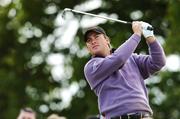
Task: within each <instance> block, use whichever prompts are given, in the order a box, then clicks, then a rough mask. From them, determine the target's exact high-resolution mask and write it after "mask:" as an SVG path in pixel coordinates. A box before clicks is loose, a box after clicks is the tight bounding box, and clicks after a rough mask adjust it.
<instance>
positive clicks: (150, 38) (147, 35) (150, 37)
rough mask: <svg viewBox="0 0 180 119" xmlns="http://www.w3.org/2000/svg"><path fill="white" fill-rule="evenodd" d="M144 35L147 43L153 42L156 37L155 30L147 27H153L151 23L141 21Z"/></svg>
mask: <svg viewBox="0 0 180 119" xmlns="http://www.w3.org/2000/svg"><path fill="white" fill-rule="evenodd" d="M141 25H142V32H143V36H144V37H145V38H146V41H147V43H152V42H154V41H155V40H156V39H155V37H154V32H153V30H148V29H147V27H152V26H151V25H150V24H149V23H146V22H141Z"/></svg>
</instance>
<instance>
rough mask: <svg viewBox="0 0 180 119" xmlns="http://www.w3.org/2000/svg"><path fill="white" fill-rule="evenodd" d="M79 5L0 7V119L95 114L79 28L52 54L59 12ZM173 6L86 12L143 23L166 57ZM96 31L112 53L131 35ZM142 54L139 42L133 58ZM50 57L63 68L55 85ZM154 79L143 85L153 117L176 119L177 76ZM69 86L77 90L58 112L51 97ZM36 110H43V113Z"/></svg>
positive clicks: (172, 46) (52, 0)
mask: <svg viewBox="0 0 180 119" xmlns="http://www.w3.org/2000/svg"><path fill="white" fill-rule="evenodd" d="M0 2H1V1H0ZM84 2H87V1H84V0H74V1H70V0H13V1H12V2H10V3H9V4H7V5H4V6H1V7H0V51H1V53H0V82H1V83H0V115H1V116H0V118H2V119H13V118H16V116H17V114H18V112H19V110H20V108H21V107H24V106H30V107H32V108H33V109H35V110H36V111H37V113H38V118H46V117H47V116H48V115H49V114H51V113H58V114H60V115H64V116H66V117H67V118H68V119H74V118H75V119H84V118H85V117H86V116H88V115H91V114H97V113H98V106H97V98H96V96H95V95H94V93H93V92H92V91H91V90H90V87H89V86H88V84H87V83H85V82H84V81H85V79H84V75H83V67H84V65H85V63H86V62H87V61H88V59H89V58H90V56H87V55H84V56H83V55H82V56H81V55H80V54H79V53H80V52H85V51H84V43H83V42H81V39H83V35H82V30H83V28H82V27H81V26H79V29H78V31H77V33H76V35H75V36H74V39H75V40H74V41H73V42H72V43H71V45H70V46H69V47H68V48H67V47H62V48H57V47H56V45H58V44H57V43H58V42H56V41H58V40H59V39H58V37H57V36H56V35H54V34H55V31H56V30H57V29H58V27H59V28H62V27H63V26H57V25H56V24H55V20H56V19H57V18H58V16H59V14H60V13H61V12H62V10H63V9H64V8H66V7H68V8H75V7H77V6H78V5H80V4H82V3H84ZM179 6H180V1H179V0H171V1H170V0H169V1H168V0H144V1H142V0H134V1H132V0H124V1H122V0H113V1H109V0H102V4H101V6H100V7H99V8H97V9H93V10H90V11H88V12H91V13H95V14H98V13H101V12H103V13H106V14H107V15H111V14H112V13H114V14H116V15H117V16H118V18H119V19H122V20H128V21H133V20H143V21H146V22H149V23H151V24H152V25H153V26H154V27H155V34H156V35H158V36H161V37H162V42H164V44H163V45H164V48H165V52H166V53H167V55H171V54H177V55H180V48H179V44H180V40H179V39H180V34H179V33H178V32H179V31H180V23H179V20H180V14H179V13H180V10H179ZM49 9H51V10H49ZM137 13H139V14H140V15H141V17H139V18H136V19H133V17H132V16H133V15H134V14H135V15H137ZM76 18H78V19H79V22H80V23H81V22H82V20H83V17H80V16H79V15H74V17H73V19H76ZM73 19H71V20H73ZM65 25H67V24H65ZM67 26H68V25H67ZM67 26H66V27H67ZM100 26H102V27H103V28H104V29H106V31H107V33H108V35H109V36H110V38H111V42H112V45H113V47H118V46H119V45H120V44H121V43H123V42H124V41H125V40H126V39H127V38H128V37H129V36H130V35H131V33H132V31H131V26H130V25H129V26H127V25H124V24H119V23H116V22H109V21H108V22H106V23H101V24H100ZM66 27H65V28H66ZM71 27H74V26H71ZM61 32H63V31H62V30H61ZM59 34H61V35H62V34H63V33H59ZM158 38H159V37H158ZM60 40H64V39H60ZM44 42H46V45H48V47H46V48H45V49H43V46H44V45H45V44H44ZM47 43H48V44H47ZM74 47H78V50H76V51H74V52H73V53H72V50H73V48H74ZM142 51H143V52H147V45H146V43H145V41H142V42H141V43H140V45H139V46H138V48H137V51H136V52H138V53H139V52H142ZM52 54H61V55H63V56H64V59H65V61H64V63H65V64H63V66H64V69H66V70H65V77H63V79H61V80H55V77H53V76H52V69H53V66H52V65H50V64H48V61H47V60H48V58H49V56H50V55H52ZM70 72H72V73H70ZM157 77H158V80H159V81H158V82H154V83H150V84H148V87H149V91H150V103H151V105H152V108H153V110H154V114H155V116H154V117H155V118H157V119H169V118H171V119H179V118H180V113H179V111H178V110H179V109H180V107H179V105H180V104H179V99H180V88H179V84H180V83H179V82H180V71H176V72H172V71H168V70H164V71H162V72H160V73H159V74H158V76H157ZM152 80H153V78H152ZM75 83H77V84H78V85H79V89H78V92H76V94H75V95H73V97H72V101H71V105H70V106H68V107H67V108H61V105H59V104H61V103H62V98H61V97H53V96H52V97H51V94H52V92H54V91H55V90H60V91H61V90H62V89H63V88H70V86H71V84H75ZM160 95H161V96H160ZM158 96H159V97H158ZM54 105H59V108H58V107H57V108H54V107H56V106H54ZM44 106H45V107H46V108H43V107H44ZM41 108H43V109H46V110H45V111H44V112H43V111H42V109H41Z"/></svg>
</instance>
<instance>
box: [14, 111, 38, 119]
mask: <svg viewBox="0 0 180 119" xmlns="http://www.w3.org/2000/svg"><path fill="white" fill-rule="evenodd" d="M17 119H36V117H35V114H34V113H31V112H24V111H22V112H21V113H20V114H19V116H18V118H17Z"/></svg>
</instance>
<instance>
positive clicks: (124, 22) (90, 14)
mask: <svg viewBox="0 0 180 119" xmlns="http://www.w3.org/2000/svg"><path fill="white" fill-rule="evenodd" d="M66 11H71V12H74V13H79V14H84V15H89V16H93V17H99V18H103V19H107V20H110V21H116V22H119V23H123V24H132V22H128V21H124V20H119V19H114V18H109V17H106V16H101V15H96V14H92V13H87V12H82V11H78V10H74V9H70V8H65V9H64V11H63V14H64V12H66ZM147 30H153V27H147Z"/></svg>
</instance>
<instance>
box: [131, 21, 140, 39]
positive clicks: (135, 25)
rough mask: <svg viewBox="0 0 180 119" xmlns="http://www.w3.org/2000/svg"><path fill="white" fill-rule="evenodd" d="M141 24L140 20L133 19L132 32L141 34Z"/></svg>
mask: <svg viewBox="0 0 180 119" xmlns="http://www.w3.org/2000/svg"><path fill="white" fill-rule="evenodd" d="M141 24H142V23H141V22H140V21H133V22H132V30H133V32H134V34H137V35H139V36H141V34H142V26H141Z"/></svg>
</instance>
